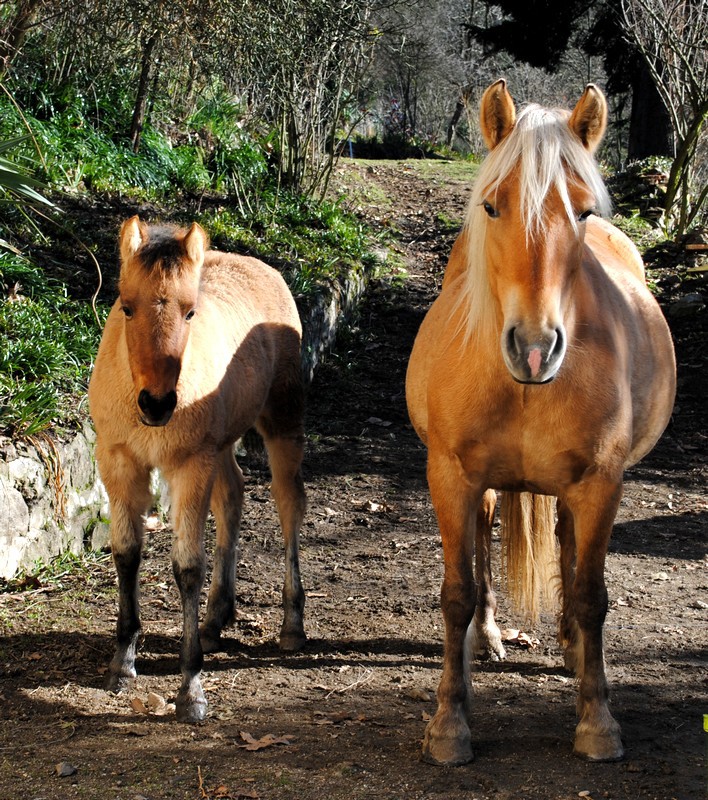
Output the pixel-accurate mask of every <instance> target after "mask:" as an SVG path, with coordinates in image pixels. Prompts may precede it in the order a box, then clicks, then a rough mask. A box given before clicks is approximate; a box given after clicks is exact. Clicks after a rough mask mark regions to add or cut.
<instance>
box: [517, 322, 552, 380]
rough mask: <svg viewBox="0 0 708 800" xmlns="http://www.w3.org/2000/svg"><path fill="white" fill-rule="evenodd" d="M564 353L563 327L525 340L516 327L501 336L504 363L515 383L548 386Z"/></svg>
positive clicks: (519, 329)
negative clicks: (546, 384)
mask: <svg viewBox="0 0 708 800" xmlns="http://www.w3.org/2000/svg"><path fill="white" fill-rule="evenodd" d="M565 351H566V335H565V331H564V330H563V326H562V325H561V326H558V327H557V328H555V329H549V330H548V331H546V332H544V333H543V334H541V335H536V336H534V337H528V338H527V336H526V335H525V333H524V331H523V328H522V327H521V326H520V325H517V326H510V327H509V328H508V329H507V330H506V331H505V333H504V334H503V336H502V354H503V356H504V363H505V364H506V366H507V369H508V370H509V372H510V373H511V376H512V378H513V379H514V380H515V381H517V383H548V382H549V381H552V380H553V378H555V376H556V374H557V372H558V370H559V369H560V366H561V364H562V363H563V357H564V356H565Z"/></svg>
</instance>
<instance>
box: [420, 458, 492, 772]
mask: <svg viewBox="0 0 708 800" xmlns="http://www.w3.org/2000/svg"><path fill="white" fill-rule="evenodd" d="M428 485H429V487H430V495H431V498H432V501H433V506H434V507H435V513H436V514H437V518H438V525H439V527H440V535H441V537H442V544H443V555H444V558H445V577H444V579H443V585H442V591H441V594H440V599H441V605H442V613H443V619H444V621H445V652H444V658H443V672H442V678H441V680H440V685H439V686H438V693H437V696H438V709H437V712H436V713H435V716H434V717H433V719H432V720H431V721H430V723H428V727H427V728H426V731H425V738H424V740H423V757H424V758H425V759H426V760H429V761H432V762H434V763H438V764H449V765H455V764H466V763H467V762H468V761H471V760H472V757H473V754H472V744H471V735H470V729H469V725H468V722H467V712H468V703H469V692H470V688H471V687H470V686H469V675H468V674H467V672H466V667H467V666H468V662H467V659H466V658H465V638H466V633H467V629H468V627H469V624H470V622H471V620H472V616H473V614H474V609H475V594H476V590H475V585H474V580H473V577H472V549H473V531H472V524H473V523H472V520H474V518H475V515H476V513H477V506H478V504H479V503H480V502H481V499H482V492H481V491H479V492H478V493H476V496H475V494H474V493H473V492H472V491H471V490H470V487H469V485H468V484H467V483H466V481H465V479H464V475H463V473H462V468H461V465H460V463H459V461H457V459H455V458H454V457H447V456H446V455H442V456H437V455H435V454H434V453H433V451H432V450H430V451H429V455H428Z"/></svg>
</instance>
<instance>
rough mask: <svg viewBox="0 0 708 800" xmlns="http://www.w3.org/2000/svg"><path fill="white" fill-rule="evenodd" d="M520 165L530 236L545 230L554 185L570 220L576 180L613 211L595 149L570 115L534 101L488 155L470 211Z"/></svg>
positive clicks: (605, 208) (603, 211)
mask: <svg viewBox="0 0 708 800" xmlns="http://www.w3.org/2000/svg"><path fill="white" fill-rule="evenodd" d="M517 167H519V168H520V169H519V180H520V182H521V186H520V196H521V204H522V205H521V217H522V220H523V222H524V227H525V229H526V235H527V237H529V238H530V237H532V236H533V235H534V234H536V233H539V232H542V231H543V224H544V211H543V210H544V204H545V201H546V197H547V195H548V192H549V191H550V190H551V189H552V188H553V187H555V188H556V189H557V190H558V193H559V195H560V197H561V199H562V201H563V204H564V206H565V209H566V213H567V214H568V217H569V219H570V220H571V222H572V223H573V225H574V226H575V225H576V218H575V211H576V210H575V209H573V208H572V206H571V203H570V191H569V190H570V187H571V185H572V182H574V181H578V182H581V183H585V184H586V185H587V187H588V188H589V189H590V191H591V192H592V193H593V194H594V196H595V200H596V205H597V209H598V211H599V212H600V213H601V214H603V215H604V214H607V213H608V212H609V210H610V200H609V195H608V193H607V189H606V188H605V185H604V183H603V181H602V177H601V175H600V172H599V170H598V168H597V164H596V163H595V160H594V158H593V156H592V154H591V153H590V152H589V151H588V150H587V149H586V148H585V147H583V145H582V143H581V142H580V141H579V140H578V138H577V137H576V136H575V135H574V134H573V132H572V131H571V130H570V128H569V127H568V114H567V112H565V111H557V110H551V109H546V108H542V107H541V106H538V105H535V104H531V105H528V106H526V108H524V109H523V111H522V112H521V113H520V114H519V117H518V119H517V121H516V125H515V126H514V129H513V130H512V131H511V133H510V134H509V135H508V136H507V137H506V139H505V140H504V141H503V142H501V143H500V144H499V146H498V147H496V148H495V149H494V150H493V151H492V152H491V153H490V154H489V156H488V157H487V159H486V160H485V162H484V164H483V165H482V168H481V169H480V173H479V176H478V178H477V181H476V183H475V189H474V190H473V195H472V202H471V206H470V214H471V215H472V214H474V211H475V207H476V206H477V205H479V204H480V203H482V202H483V201H484V200H485V199H486V198H487V197H488V196H489V195H492V196H493V194H494V192H495V191H496V190H497V189H498V188H499V186H500V185H501V184H502V182H503V181H504V180H505V179H506V178H507V177H508V176H509V175H510V173H511V172H512V171H513V170H514V169H516V168H517Z"/></svg>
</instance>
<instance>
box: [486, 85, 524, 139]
mask: <svg viewBox="0 0 708 800" xmlns="http://www.w3.org/2000/svg"><path fill="white" fill-rule="evenodd" d="M515 122H516V108H515V107H514V101H513V100H512V99H511V95H510V94H509V90H508V89H507V88H506V81H505V80H504V79H503V78H502V79H501V80H499V81H497V82H496V83H493V84H492V85H491V86H490V87H489V88H488V89H487V90H486V91H485V93H484V94H483V95H482V102H481V103H480V108H479V126H480V129H481V131H482V137H483V138H484V142H485V144H486V145H487V147H488V148H489V149H490V150H493V149H494V148H495V147H496V146H497V145H498V144H499V142H501V141H502V139H504V138H506V136H508V135H509V134H510V133H511V129H512V128H513V127H514V123H515Z"/></svg>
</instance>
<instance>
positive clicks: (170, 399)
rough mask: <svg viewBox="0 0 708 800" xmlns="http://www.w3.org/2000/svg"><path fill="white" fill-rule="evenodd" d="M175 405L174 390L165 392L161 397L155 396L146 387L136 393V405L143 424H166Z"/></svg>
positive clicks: (175, 396)
mask: <svg viewBox="0 0 708 800" xmlns="http://www.w3.org/2000/svg"><path fill="white" fill-rule="evenodd" d="M176 406H177V392H175V391H174V390H172V391H170V392H167V394H164V395H162V397H155V396H154V395H151V394H150V392H148V391H147V389H142V390H141V392H140V394H139V395H138V407H139V408H140V412H141V414H140V420H141V422H142V423H143V425H149V426H151V427H160V426H161V425H167V423H168V422H169V421H170V419H171V417H172V412H173V411H174V410H175V407H176Z"/></svg>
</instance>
